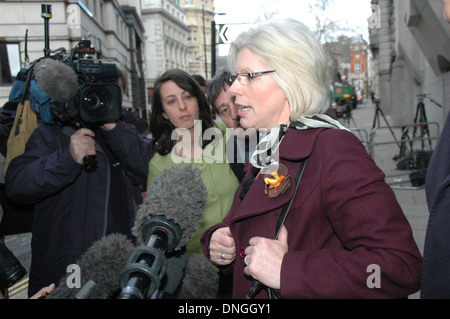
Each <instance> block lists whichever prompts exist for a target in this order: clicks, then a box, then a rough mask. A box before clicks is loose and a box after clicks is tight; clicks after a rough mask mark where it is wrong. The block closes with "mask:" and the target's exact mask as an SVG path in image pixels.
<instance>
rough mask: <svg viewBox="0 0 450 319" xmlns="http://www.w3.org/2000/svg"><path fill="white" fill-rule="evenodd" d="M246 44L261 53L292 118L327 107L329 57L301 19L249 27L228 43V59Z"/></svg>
mask: <svg viewBox="0 0 450 319" xmlns="http://www.w3.org/2000/svg"><path fill="white" fill-rule="evenodd" d="M244 47H247V48H248V49H250V50H251V51H252V52H253V53H255V54H258V55H259V56H261V57H262V58H263V60H264V62H265V64H266V66H267V67H268V68H269V69H274V70H276V72H275V73H273V76H274V79H275V81H276V82H277V84H278V86H279V87H280V88H281V89H282V90H283V92H284V94H285V95H286V98H287V99H288V101H289V105H290V109H291V117H292V119H293V120H294V119H297V118H299V117H300V116H302V115H310V114H317V113H323V112H325V110H326V109H327V108H328V103H329V84H330V77H329V73H328V63H327V62H328V61H327V55H326V53H325V50H324V49H323V47H322V45H321V44H320V43H319V42H318V41H317V39H316V38H315V36H314V35H313V34H312V32H311V31H310V30H309V29H308V28H307V27H306V26H305V25H304V24H302V23H301V22H299V21H297V20H294V19H291V18H288V19H283V20H274V21H271V22H268V23H265V24H262V25H260V26H258V27H255V28H253V29H250V30H249V31H246V32H244V33H242V34H241V35H239V37H238V38H237V39H236V40H235V41H234V42H232V43H231V46H230V53H229V56H228V63H229V67H230V69H231V70H235V65H236V56H237V54H238V53H239V51H240V50H241V49H242V48H244Z"/></svg>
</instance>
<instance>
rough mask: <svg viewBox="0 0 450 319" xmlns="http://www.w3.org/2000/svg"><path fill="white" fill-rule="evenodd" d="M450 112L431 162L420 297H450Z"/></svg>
mask: <svg viewBox="0 0 450 319" xmlns="http://www.w3.org/2000/svg"><path fill="white" fill-rule="evenodd" d="M449 158H450V113H449V115H447V120H446V122H445V126H444V128H443V130H442V133H441V136H440V137H439V141H438V143H437V145H436V147H435V149H434V152H433V156H432V157H431V160H430V163H429V165H428V171H427V177H426V180H425V189H426V196H427V203H428V209H429V211H430V218H429V220H428V226H427V233H426V237H425V246H424V250H423V269H422V287H421V290H420V295H421V298H433V299H435V298H445V299H449V298H450V160H449Z"/></svg>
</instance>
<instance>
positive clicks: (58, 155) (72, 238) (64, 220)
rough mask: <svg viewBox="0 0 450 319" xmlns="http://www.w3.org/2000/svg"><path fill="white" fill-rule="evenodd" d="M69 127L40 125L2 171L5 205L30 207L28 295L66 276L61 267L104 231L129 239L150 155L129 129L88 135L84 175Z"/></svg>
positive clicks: (122, 126) (125, 126) (121, 125)
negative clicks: (92, 158) (91, 156)
mask: <svg viewBox="0 0 450 319" xmlns="http://www.w3.org/2000/svg"><path fill="white" fill-rule="evenodd" d="M73 133H74V130H70V129H69V128H68V127H61V126H59V125H56V124H53V125H50V124H42V125H40V126H39V127H38V128H37V129H36V130H35V131H34V132H33V134H32V136H31V137H30V139H29V141H28V142H27V145H26V150H25V153H24V154H23V155H21V156H19V157H17V158H15V159H14V160H13V161H12V162H11V164H10V166H9V168H8V171H7V174H6V187H7V192H8V195H9V196H10V198H11V199H12V200H15V201H18V202H22V203H35V216H34V221H33V232H32V264H31V270H30V280H29V295H32V294H33V293H34V292H36V291H37V290H39V289H40V288H42V287H43V286H46V285H48V284H51V283H57V282H58V281H59V279H60V278H62V277H64V275H65V274H66V268H67V265H69V264H72V263H76V261H77V260H78V259H79V258H80V256H81V255H82V254H83V253H84V252H85V251H86V250H87V249H88V248H89V247H90V246H91V245H92V244H93V243H94V242H95V241H97V240H99V239H100V238H102V237H103V236H105V235H106V234H108V233H112V232H119V233H124V234H128V235H129V234H130V228H131V226H132V222H133V220H134V212H135V209H136V207H137V205H138V204H139V203H140V202H141V195H140V189H139V185H140V184H142V183H145V182H146V178H147V170H148V162H149V160H150V159H151V157H152V156H153V151H152V150H151V146H150V141H148V140H144V139H142V138H141V137H140V136H139V134H138V133H137V131H136V128H134V127H133V126H131V125H128V124H125V123H123V122H119V123H118V124H117V126H116V127H115V128H114V129H113V130H111V131H105V130H103V129H96V130H94V133H95V141H96V158H97V161H98V168H97V169H96V170H95V171H94V172H92V173H87V172H86V171H85V170H84V169H83V165H80V164H78V163H77V162H75V160H74V159H73V158H72V156H71V154H70V147H69V145H70V136H71V134H73Z"/></svg>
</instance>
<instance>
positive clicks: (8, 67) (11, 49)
mask: <svg viewBox="0 0 450 319" xmlns="http://www.w3.org/2000/svg"><path fill="white" fill-rule="evenodd" d="M0 68H1V71H2V83H1V84H11V83H12V82H13V81H14V78H15V77H16V75H17V73H19V71H20V50H19V44H17V43H6V42H0Z"/></svg>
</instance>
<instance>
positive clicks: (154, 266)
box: [119, 165, 208, 299]
mask: <svg viewBox="0 0 450 319" xmlns="http://www.w3.org/2000/svg"><path fill="white" fill-rule="evenodd" d="M207 195H208V191H207V189H206V186H205V184H204V183H203V180H202V178H201V170H199V169H197V168H195V167H193V166H192V165H186V166H183V167H175V166H174V167H171V168H169V169H166V170H164V171H163V172H162V173H161V174H160V175H159V176H157V177H156V178H155V179H154V181H153V183H152V184H151V185H149V187H148V189H147V196H146V197H145V199H144V202H143V203H142V204H141V206H140V207H139V209H138V211H137V213H136V219H135V223H134V227H133V229H132V233H133V235H135V236H136V237H137V239H138V242H140V243H141V244H144V245H145V246H144V245H143V246H140V247H138V248H136V250H135V252H134V253H133V254H132V255H131V256H130V259H129V261H128V263H127V265H126V266H125V268H124V270H123V272H122V274H121V277H120V286H121V288H122V292H121V294H120V296H119V298H121V299H144V298H151V296H152V295H153V294H154V293H155V292H156V291H157V289H159V287H160V284H161V280H162V278H163V276H164V275H165V274H166V267H167V263H166V257H165V253H166V252H170V251H173V250H174V251H181V249H182V248H183V247H184V246H185V245H186V243H187V242H188V241H189V240H190V239H191V238H192V236H193V235H194V233H195V231H196V230H197V228H198V227H199V225H200V223H201V221H202V218H201V215H202V214H203V212H204V211H205V207H206V203H207ZM172 268H173V274H171V276H177V277H179V278H180V280H181V277H182V276H183V269H182V267H172ZM177 268H178V269H177ZM180 268H181V269H180ZM169 282H170V278H169ZM171 284H172V285H176V286H178V284H179V282H172V283H171Z"/></svg>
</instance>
